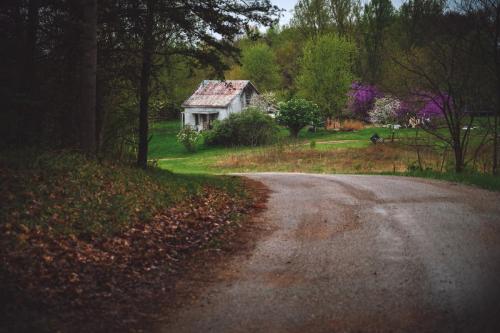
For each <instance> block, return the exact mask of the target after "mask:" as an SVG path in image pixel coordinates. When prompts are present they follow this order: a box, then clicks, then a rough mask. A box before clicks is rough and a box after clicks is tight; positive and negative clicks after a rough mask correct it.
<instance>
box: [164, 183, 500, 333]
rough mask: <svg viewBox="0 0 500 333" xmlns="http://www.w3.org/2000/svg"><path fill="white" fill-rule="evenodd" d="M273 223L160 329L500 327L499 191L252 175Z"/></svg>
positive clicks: (496, 329)
mask: <svg viewBox="0 0 500 333" xmlns="http://www.w3.org/2000/svg"><path fill="white" fill-rule="evenodd" d="M247 176H248V177H250V178H253V179H256V180H259V181H262V182H263V183H264V184H266V185H267V186H268V187H269V188H270V189H271V191H272V193H271V197H270V199H269V202H268V209H267V210H266V211H265V212H264V213H263V214H262V215H261V216H259V217H258V218H260V219H263V221H266V223H269V224H270V225H271V226H272V227H273V230H274V231H273V232H272V233H271V232H270V234H269V235H266V236H264V237H263V238H262V240H261V241H259V242H258V243H257V246H256V248H255V250H254V251H253V253H251V254H250V255H249V256H247V257H244V258H243V257H238V258H235V259H234V260H233V262H231V264H230V265H229V269H227V270H226V271H225V272H223V273H222V275H223V276H227V278H223V279H222V280H219V281H218V282H217V283H215V284H213V285H211V286H209V288H208V289H207V290H206V291H205V292H204V293H203V295H201V297H200V299H199V301H198V302H195V303H194V304H191V305H190V306H186V307H183V308H180V309H179V310H178V311H177V313H175V314H174V315H173V316H172V317H171V318H174V319H173V320H171V322H170V323H168V324H167V325H165V326H163V327H162V328H161V329H160V331H161V332H500V194H498V193H493V192H488V191H484V190H480V189H475V188H472V187H467V186H463V185H455V184H451V183H446V182H438V181H431V180H424V179H415V178H406V177H390V176H348V175H311V174H279V173H263V174H249V175H247Z"/></svg>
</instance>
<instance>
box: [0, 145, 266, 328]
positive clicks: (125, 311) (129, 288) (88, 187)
mask: <svg viewBox="0 0 500 333" xmlns="http://www.w3.org/2000/svg"><path fill="white" fill-rule="evenodd" d="M1 156H2V158H1V159H0V184H1V188H2V191H1V192H0V202H2V206H1V209H0V217H1V219H0V221H1V223H0V229H1V231H0V235H1V236H0V264H1V265H0V286H1V288H0V295H1V298H0V299H1V302H0V312H1V315H0V316H1V317H0V322H2V327H1V328H0V331H1V330H4V331H6V332H13V331H56V330H62V331H72V332H73V331H92V332H94V331H110V330H112V331H117V330H123V329H125V327H126V328H127V329H130V328H134V327H137V328H140V327H143V326H142V325H143V323H144V322H145V321H150V320H151V319H152V316H153V315H154V314H155V313H158V312H160V311H159V309H160V308H161V306H162V305H163V304H164V303H165V301H170V300H172V290H173V285H174V282H175V278H174V277H175V276H177V275H178V274H177V272H179V271H182V270H183V269H184V267H185V263H186V260H189V258H190V257H192V256H194V255H195V254H196V253H197V251H202V250H204V249H212V248H213V249H214V250H217V249H218V248H220V247H221V246H222V245H223V244H225V243H227V242H230V241H231V239H232V237H233V236H234V235H235V234H236V233H237V232H238V230H239V228H238V226H240V222H241V219H242V218H244V216H246V215H247V214H248V213H250V212H251V211H254V210H256V209H259V207H260V208H261V205H262V204H261V202H260V201H259V200H260V198H262V195H261V194H260V192H259V190H257V189H256V187H255V186H253V185H252V184H250V186H249V184H244V183H243V181H242V180H241V179H238V178H235V177H221V176H217V177H216V176H209V175H205V176H201V175H175V174H172V173H170V172H168V171H165V170H159V169H152V170H149V171H147V172H144V171H142V170H137V169H135V168H131V167H127V166H123V165H119V164H114V163H105V162H103V163H97V162H95V161H90V160H86V159H85V158H83V157H82V156H80V155H78V154H70V153H58V154H56V153H46V154H43V155H41V156H40V155H38V157H35V156H36V155H31V154H19V153H15V154H12V153H8V152H5V153H4V154H2V155H1ZM258 193H259V194H258ZM233 238H234V237H233ZM176 274H177V275H176ZM65 325H67V326H65Z"/></svg>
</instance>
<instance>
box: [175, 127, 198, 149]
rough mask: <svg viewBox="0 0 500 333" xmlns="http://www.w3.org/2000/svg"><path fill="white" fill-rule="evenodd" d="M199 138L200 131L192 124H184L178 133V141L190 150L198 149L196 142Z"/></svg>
mask: <svg viewBox="0 0 500 333" xmlns="http://www.w3.org/2000/svg"><path fill="white" fill-rule="evenodd" d="M199 139H200V133H198V132H197V131H196V130H195V129H193V128H192V127H191V126H184V127H183V128H182V129H181V130H180V131H179V133H177V141H179V142H180V143H181V144H182V145H183V146H184V147H185V148H186V150H187V151H189V152H194V151H195V150H196V143H197V142H198V140H199Z"/></svg>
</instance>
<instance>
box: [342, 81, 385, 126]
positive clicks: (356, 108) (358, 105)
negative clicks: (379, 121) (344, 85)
mask: <svg viewBox="0 0 500 333" xmlns="http://www.w3.org/2000/svg"><path fill="white" fill-rule="evenodd" d="M382 96H383V94H382V93H380V91H378V89H377V88H376V87H375V86H372V85H363V84H361V83H358V82H354V83H353V84H352V85H351V91H350V92H349V111H350V113H351V115H352V116H354V117H355V118H357V119H360V120H365V121H366V120H368V118H369V115H368V112H369V111H370V110H371V109H372V108H373V105H374V103H375V99H376V98H380V97H382Z"/></svg>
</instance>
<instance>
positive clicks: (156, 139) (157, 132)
mask: <svg viewBox="0 0 500 333" xmlns="http://www.w3.org/2000/svg"><path fill="white" fill-rule="evenodd" d="M179 129H180V125H179V122H178V121H167V122H159V123H155V124H153V126H152V130H151V131H152V135H153V136H152V139H151V142H150V146H149V157H150V159H152V160H157V161H158V165H159V166H160V167H161V168H163V169H167V170H170V171H172V172H176V173H227V172H234V171H240V170H231V169H221V168H219V167H217V166H216V164H217V162H219V161H220V160H223V159H225V158H228V157H233V156H238V155H240V154H252V153H262V152H263V151H265V150H266V149H270V148H272V147H233V148H225V147H209V146H205V145H204V144H203V139H202V140H200V142H199V143H198V145H197V151H196V152H194V153H189V152H187V151H186V150H185V148H184V147H183V146H182V145H181V144H180V143H178V142H177V139H176V135H177V133H178V131H179ZM397 132H398V134H397V137H396V138H398V137H406V136H412V135H414V133H415V130H413V129H400V130H399V131H397ZM373 133H377V134H378V135H379V136H381V137H385V138H390V137H391V130H390V129H388V128H383V127H380V128H365V129H362V130H359V131H352V132H335V131H326V130H318V131H316V132H310V131H307V130H306V129H304V130H302V131H301V132H300V133H299V139H298V140H297V141H295V140H291V139H290V138H289V134H288V130H287V129H284V128H281V129H280V132H279V137H280V140H281V141H282V142H283V144H285V145H294V146H304V147H307V146H308V145H309V143H310V142H311V141H313V140H314V141H315V142H316V149H317V150H320V151H321V150H323V151H328V150H332V149H340V148H365V147H368V146H370V145H372V143H371V142H370V137H371V136H372V135H373ZM258 171H273V170H265V169H262V170H258Z"/></svg>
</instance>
